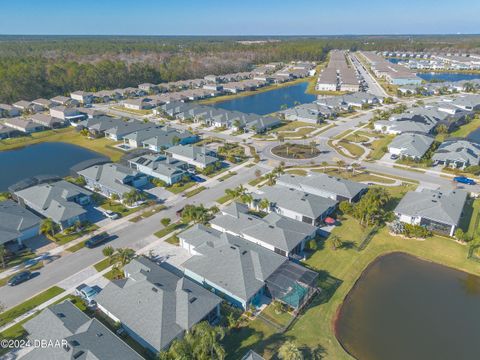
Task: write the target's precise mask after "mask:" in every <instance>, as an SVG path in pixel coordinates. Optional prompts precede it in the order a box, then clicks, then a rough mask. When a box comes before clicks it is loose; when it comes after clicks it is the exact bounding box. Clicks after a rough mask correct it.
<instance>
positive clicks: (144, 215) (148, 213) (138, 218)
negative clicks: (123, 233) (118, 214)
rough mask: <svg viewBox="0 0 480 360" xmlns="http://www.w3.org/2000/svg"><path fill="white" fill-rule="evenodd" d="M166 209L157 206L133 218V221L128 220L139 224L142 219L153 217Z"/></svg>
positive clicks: (163, 206)
mask: <svg viewBox="0 0 480 360" xmlns="http://www.w3.org/2000/svg"><path fill="white" fill-rule="evenodd" d="M165 208H166V206H165V205H158V206H155V207H154V208H153V209H150V210H147V211H144V212H142V213H141V214H140V215H138V216H135V217H134V218H133V219H130V221H131V222H139V221H141V220H143V219H146V218H149V217H150V216H153V215H155V214H158V213H159V212H160V211H162V210H164V209H165Z"/></svg>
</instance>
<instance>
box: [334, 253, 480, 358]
mask: <svg viewBox="0 0 480 360" xmlns="http://www.w3.org/2000/svg"><path fill="white" fill-rule="evenodd" d="M336 334H337V338H338V340H339V341H340V343H341V344H342V345H343V347H344V348H345V349H346V350H347V351H348V352H349V353H350V354H351V355H353V356H354V357H355V358H357V359H359V360H384V359H389V360H397V359H398V360H404V359H409V360H417V359H418V360H426V359H435V360H453V359H462V360H467V359H478V358H479V355H478V334H480V278H479V277H477V276H474V275H470V274H467V273H465V272H462V271H457V270H453V269H450V268H447V267H445V266H442V265H438V264H433V263H430V262H426V261H422V260H419V259H417V258H415V257H412V256H409V255H406V254H401V253H394V254H391V255H386V256H384V257H381V258H379V259H377V260H376V261H374V262H373V263H372V264H371V265H370V266H369V267H368V268H367V269H366V270H365V272H364V274H363V275H362V277H361V278H360V280H359V281H358V282H357V284H356V285H355V287H354V288H353V289H352V290H351V292H350V294H349V295H348V296H347V298H346V300H345V303H344V304H343V306H342V309H341V311H340V313H339V317H338V320H337V322H336Z"/></svg>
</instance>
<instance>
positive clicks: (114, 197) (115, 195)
mask: <svg viewBox="0 0 480 360" xmlns="http://www.w3.org/2000/svg"><path fill="white" fill-rule="evenodd" d="M110 199H112V200H113V201H118V200H120V196H118V194H116V193H113V194H112V195H110Z"/></svg>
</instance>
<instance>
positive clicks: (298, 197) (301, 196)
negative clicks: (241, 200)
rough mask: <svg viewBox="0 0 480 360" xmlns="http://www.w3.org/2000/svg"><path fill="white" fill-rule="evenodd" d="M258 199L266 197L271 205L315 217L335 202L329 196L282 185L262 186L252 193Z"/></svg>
mask: <svg viewBox="0 0 480 360" xmlns="http://www.w3.org/2000/svg"><path fill="white" fill-rule="evenodd" d="M254 197H255V198H258V199H267V200H268V201H270V203H271V204H273V206H278V207H279V208H282V209H287V210H290V211H294V212H297V213H299V214H302V215H305V216H308V217H310V218H312V219H317V218H318V217H320V216H321V215H323V214H324V213H325V212H326V211H328V210H329V209H330V208H331V207H333V206H335V205H336V204H337V202H336V201H335V200H332V199H330V198H325V197H322V196H317V195H314V194H309V193H306V192H303V191H299V190H296V189H292V188H288V189H287V188H285V187H283V186H264V187H262V188H260V190H258V192H257V193H256V194H255V195H254Z"/></svg>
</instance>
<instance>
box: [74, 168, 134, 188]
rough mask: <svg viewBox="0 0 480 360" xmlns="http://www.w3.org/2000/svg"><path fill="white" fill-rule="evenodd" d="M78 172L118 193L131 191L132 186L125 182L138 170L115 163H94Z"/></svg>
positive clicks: (132, 177)
mask: <svg viewBox="0 0 480 360" xmlns="http://www.w3.org/2000/svg"><path fill="white" fill-rule="evenodd" d="M78 174H79V175H81V176H83V177H85V178H86V179H91V180H92V181H95V182H97V183H99V184H101V185H102V186H105V187H107V188H108V189H110V190H112V191H115V192H117V193H119V194H124V193H127V192H129V191H131V190H132V189H133V188H132V187H131V186H129V185H126V184H125V183H127V182H129V181H130V180H132V179H134V178H135V177H136V176H138V175H139V173H138V171H135V170H133V169H131V168H129V167H126V166H123V165H120V164H115V163H109V164H103V165H94V166H91V167H89V168H86V169H84V170H81V171H79V172H78Z"/></svg>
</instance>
